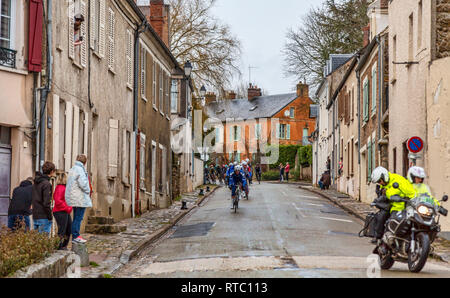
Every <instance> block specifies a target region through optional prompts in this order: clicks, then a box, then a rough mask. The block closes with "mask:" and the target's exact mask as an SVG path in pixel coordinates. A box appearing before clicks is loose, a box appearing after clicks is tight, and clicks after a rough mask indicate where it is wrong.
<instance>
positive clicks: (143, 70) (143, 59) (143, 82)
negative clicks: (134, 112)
mask: <svg viewBox="0 0 450 298" xmlns="http://www.w3.org/2000/svg"><path fill="white" fill-rule="evenodd" d="M146 52H147V51H146V50H145V48H144V47H141V88H140V89H141V96H142V97H143V98H145V97H146V92H145V86H146V77H147V76H146V68H145V67H146V60H147V59H146V56H147V53H146Z"/></svg>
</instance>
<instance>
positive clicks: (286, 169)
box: [284, 162, 291, 182]
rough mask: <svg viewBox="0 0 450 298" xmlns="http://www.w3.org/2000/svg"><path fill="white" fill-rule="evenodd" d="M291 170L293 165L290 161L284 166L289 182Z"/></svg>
mask: <svg viewBox="0 0 450 298" xmlns="http://www.w3.org/2000/svg"><path fill="white" fill-rule="evenodd" d="M290 171H291V166H290V165H289V163H288V162H287V163H286V166H285V167H284V172H285V174H286V181H287V182H289V172H290Z"/></svg>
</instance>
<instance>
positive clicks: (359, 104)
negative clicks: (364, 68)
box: [356, 57, 361, 201]
mask: <svg viewBox="0 0 450 298" xmlns="http://www.w3.org/2000/svg"><path fill="white" fill-rule="evenodd" d="M359 59H360V58H359V57H358V63H359ZM356 78H357V80H358V88H357V93H358V94H357V98H358V167H359V183H358V198H359V201H361V73H360V72H359V71H357V72H356Z"/></svg>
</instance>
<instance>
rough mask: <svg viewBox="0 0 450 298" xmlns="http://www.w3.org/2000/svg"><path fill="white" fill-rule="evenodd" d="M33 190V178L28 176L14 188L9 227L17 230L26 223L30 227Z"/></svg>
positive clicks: (9, 209) (10, 205) (9, 212)
mask: <svg viewBox="0 0 450 298" xmlns="http://www.w3.org/2000/svg"><path fill="white" fill-rule="evenodd" d="M32 192H33V178H31V177H30V178H28V179H27V180H25V181H22V182H21V183H20V186H18V187H16V188H15V189H14V190H13V194H12V199H11V203H10V204H9V208H8V228H10V229H11V230H13V231H14V230H16V229H18V228H20V227H22V224H23V223H25V226H26V230H29V229H30V215H31V200H32Z"/></svg>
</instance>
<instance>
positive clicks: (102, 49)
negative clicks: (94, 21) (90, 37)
mask: <svg viewBox="0 0 450 298" xmlns="http://www.w3.org/2000/svg"><path fill="white" fill-rule="evenodd" d="M99 1H100V5H99V7H100V11H99V14H98V15H99V24H98V35H99V36H98V54H99V55H100V57H102V58H104V57H105V54H106V3H105V1H106V0H99Z"/></svg>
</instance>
